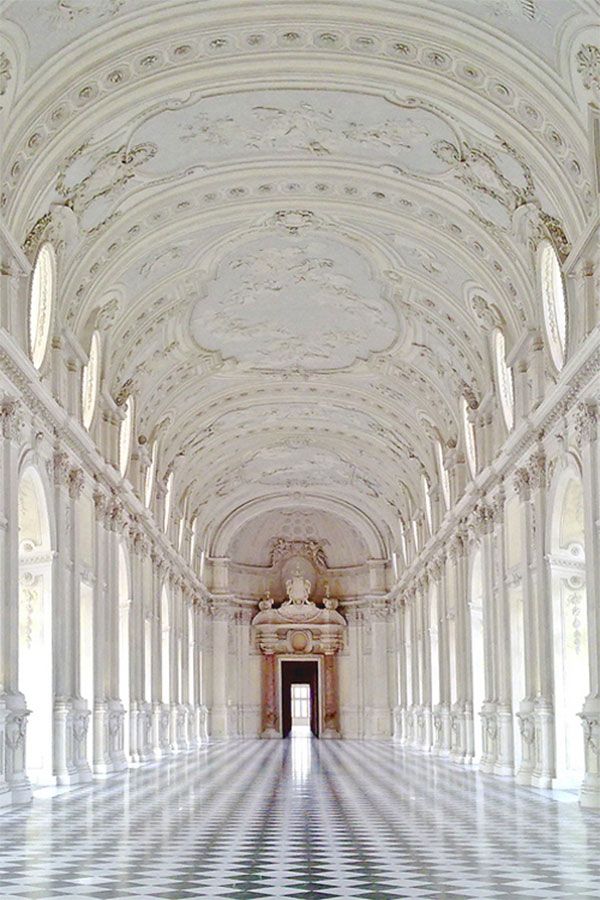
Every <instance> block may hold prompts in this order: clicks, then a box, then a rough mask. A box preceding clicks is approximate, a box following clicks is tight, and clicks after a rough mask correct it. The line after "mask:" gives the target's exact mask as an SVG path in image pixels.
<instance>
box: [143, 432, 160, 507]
mask: <svg viewBox="0 0 600 900" xmlns="http://www.w3.org/2000/svg"><path fill="white" fill-rule="evenodd" d="M157 458H158V441H154V443H153V444H152V450H151V451H150V465H149V466H148V471H147V472H146V489H145V500H146V506H150V501H151V500H152V491H153V490H154V476H155V474H156V460H157Z"/></svg>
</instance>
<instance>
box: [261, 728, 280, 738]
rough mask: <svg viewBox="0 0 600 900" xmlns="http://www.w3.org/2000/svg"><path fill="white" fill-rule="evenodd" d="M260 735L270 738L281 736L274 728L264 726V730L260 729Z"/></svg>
mask: <svg viewBox="0 0 600 900" xmlns="http://www.w3.org/2000/svg"><path fill="white" fill-rule="evenodd" d="M260 737H261V738H266V739H267V740H270V739H273V738H281V735H280V734H279V732H278V731H277V730H276V729H275V728H265V729H264V731H261V733H260Z"/></svg>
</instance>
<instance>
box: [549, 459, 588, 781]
mask: <svg viewBox="0 0 600 900" xmlns="http://www.w3.org/2000/svg"><path fill="white" fill-rule="evenodd" d="M548 508H549V512H550V519H549V527H550V580H551V585H552V634H553V662H554V722H555V739H556V745H555V746H556V775H557V779H558V780H559V782H560V783H563V784H573V786H575V785H578V784H579V782H580V781H581V778H582V777H583V772H584V742H583V734H582V728H581V721H580V719H579V717H578V713H579V712H580V711H581V709H582V707H583V703H584V700H585V698H586V696H587V695H588V693H589V689H590V686H589V659H588V630H587V606H586V592H585V549H584V548H585V535H584V516H583V485H582V481H581V477H580V474H579V470H578V468H577V466H576V464H575V461H574V460H573V461H570V462H569V463H568V464H567V465H566V466H564V467H563V469H562V471H560V472H559V473H558V474H557V476H556V479H555V483H554V484H553V490H552V492H551V495H550V503H549V507H548Z"/></svg>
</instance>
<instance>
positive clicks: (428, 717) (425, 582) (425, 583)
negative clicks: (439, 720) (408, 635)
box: [419, 575, 433, 753]
mask: <svg viewBox="0 0 600 900" xmlns="http://www.w3.org/2000/svg"><path fill="white" fill-rule="evenodd" d="M419 653H420V659H421V666H420V672H421V711H420V716H421V717H422V726H421V725H419V728H420V731H421V735H420V743H421V747H422V749H423V750H425V752H426V753H430V752H431V747H432V743H433V736H432V726H433V713H432V709H431V643H430V639H429V576H428V575H425V576H424V577H423V578H422V579H421V581H420V582H419Z"/></svg>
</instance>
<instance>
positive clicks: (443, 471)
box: [435, 441, 450, 509]
mask: <svg viewBox="0 0 600 900" xmlns="http://www.w3.org/2000/svg"><path fill="white" fill-rule="evenodd" d="M435 455H436V458H437V464H438V472H439V476H440V484H441V486H442V494H443V497H444V503H445V504H446V509H450V478H449V477H448V469H447V468H446V466H445V465H444V450H443V447H442V442H441V441H436V442H435Z"/></svg>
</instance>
